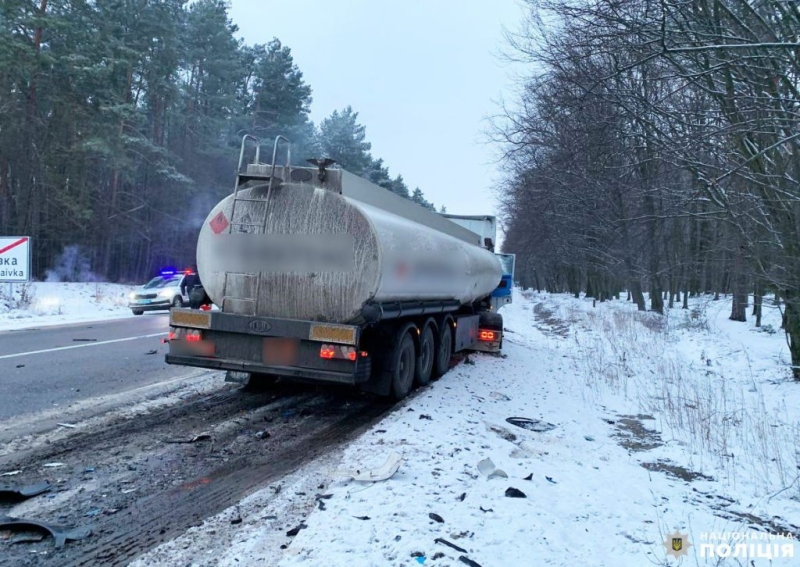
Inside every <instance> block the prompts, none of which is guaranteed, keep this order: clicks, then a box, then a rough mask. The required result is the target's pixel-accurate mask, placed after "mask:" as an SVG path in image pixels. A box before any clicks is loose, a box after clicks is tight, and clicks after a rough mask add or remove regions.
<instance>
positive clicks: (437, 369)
mask: <svg viewBox="0 0 800 567" xmlns="http://www.w3.org/2000/svg"><path fill="white" fill-rule="evenodd" d="M452 355H453V328H452V327H450V323H449V322H448V321H444V322H443V323H442V327H441V329H440V330H439V348H437V349H436V356H435V357H434V361H433V375H434V376H435V377H436V378H438V377H439V376H441V375H443V374H444V373H445V372H447V371H448V370H449V369H450V358H451V356H452Z"/></svg>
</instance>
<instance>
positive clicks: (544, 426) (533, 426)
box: [506, 417, 556, 433]
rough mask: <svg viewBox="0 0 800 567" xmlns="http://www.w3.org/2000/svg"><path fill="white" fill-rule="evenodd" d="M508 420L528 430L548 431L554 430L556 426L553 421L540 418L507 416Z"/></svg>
mask: <svg viewBox="0 0 800 567" xmlns="http://www.w3.org/2000/svg"><path fill="white" fill-rule="evenodd" d="M506 421H507V422H508V423H510V424H511V425H516V426H517V427H521V428H522V429H527V430H528V431H535V432H536V433H545V432H546V431H552V430H553V429H555V428H556V426H555V425H553V424H552V423H547V422H545V421H539V420H538V419H529V418H527V417H509V418H506Z"/></svg>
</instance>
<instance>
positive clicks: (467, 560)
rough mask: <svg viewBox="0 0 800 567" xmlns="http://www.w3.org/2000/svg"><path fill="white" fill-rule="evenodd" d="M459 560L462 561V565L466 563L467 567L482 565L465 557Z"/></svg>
mask: <svg viewBox="0 0 800 567" xmlns="http://www.w3.org/2000/svg"><path fill="white" fill-rule="evenodd" d="M458 560H459V561H461V563H466V564H467V565H469V567H481V564H480V563H477V562H475V561H473V560H472V559H470V558H469V557H467V556H465V555H462V556H461V557H459V558H458Z"/></svg>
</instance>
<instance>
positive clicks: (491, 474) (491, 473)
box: [478, 458, 508, 479]
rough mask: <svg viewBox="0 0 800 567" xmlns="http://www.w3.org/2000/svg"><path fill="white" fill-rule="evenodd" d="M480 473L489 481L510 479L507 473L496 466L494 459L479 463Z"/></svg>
mask: <svg viewBox="0 0 800 567" xmlns="http://www.w3.org/2000/svg"><path fill="white" fill-rule="evenodd" d="M478 471H479V472H480V473H481V474H482V475H483V476H485V477H487V478H488V479H492V478H508V475H507V474H506V472H505V471H504V470H502V469H498V468H497V467H495V466H494V462H492V459H488V458H487V459H483V460H482V461H481V462H480V463H478Z"/></svg>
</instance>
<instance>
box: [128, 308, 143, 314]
mask: <svg viewBox="0 0 800 567" xmlns="http://www.w3.org/2000/svg"><path fill="white" fill-rule="evenodd" d="M131 311H132V312H133V314H134V315H144V311H143V310H141V309H131Z"/></svg>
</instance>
